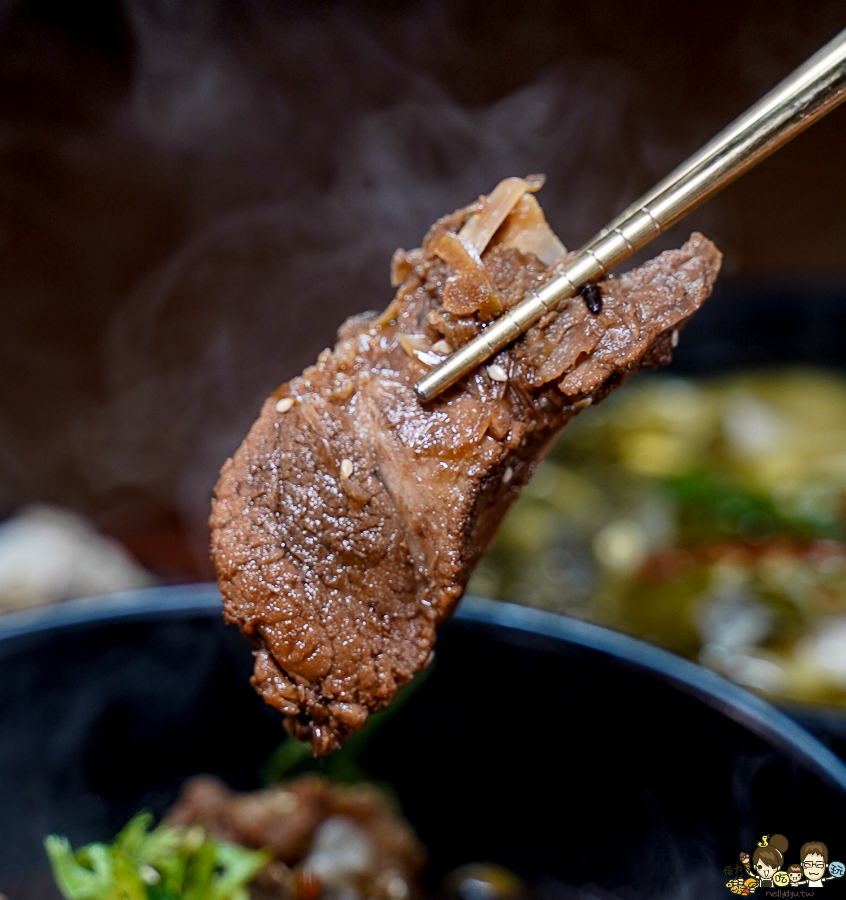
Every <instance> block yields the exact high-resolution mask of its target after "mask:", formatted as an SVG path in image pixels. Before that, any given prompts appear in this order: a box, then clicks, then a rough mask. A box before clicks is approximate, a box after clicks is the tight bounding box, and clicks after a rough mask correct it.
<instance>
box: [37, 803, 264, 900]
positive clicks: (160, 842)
mask: <svg viewBox="0 0 846 900" xmlns="http://www.w3.org/2000/svg"><path fill="white" fill-rule="evenodd" d="M152 824H153V817H152V816H151V815H150V814H149V813H146V812H142V813H139V814H138V815H137V816H135V817H134V818H133V819H131V820H130V821H129V823H128V824H127V825H126V826H125V827H124V829H123V830H122V831H121V832H120V834H118V836H117V837H116V838H115V839H114V841H113V842H112V843H111V844H102V843H93V844H87V845H86V846H84V847H81V848H80V849H79V850H76V851H74V850H73V849H72V848H71V845H70V842H69V841H68V840H67V838H64V837H59V836H58V835H55V834H51V835H49V836H48V837H47V838H46V839H45V841H44V846H45V849H46V850H47V855H48V856H49V857H50V865H51V866H52V868H53V875H54V877H55V879H56V883H57V884H58V886H59V890H60V891H61V892H62V894H63V895H64V896H65V897H66V898H67V900H248V897H249V893H248V891H247V885H248V884H249V883H250V882H251V881H252V880H253V879H254V878H255V877H256V876H257V875H258V874H259V872H261V870H262V869H263V868H264V867H265V866H266V865H267V863H268V862H269V861H270V854H269V853H268V852H267V851H264V850H260V851H255V850H247V849H245V848H244V847H240V846H238V845H237V844H233V843H230V842H229V841H222V840H219V839H217V838H214V837H211V836H210V835H208V834H207V833H206V831H205V829H204V828H203V827H202V826H200V825H191V826H182V825H164V824H161V825H158V826H157V827H156V828H153V829H152V830H151V826H152Z"/></svg>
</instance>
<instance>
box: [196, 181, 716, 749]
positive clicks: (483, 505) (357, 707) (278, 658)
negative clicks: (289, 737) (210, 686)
mask: <svg viewBox="0 0 846 900" xmlns="http://www.w3.org/2000/svg"><path fill="white" fill-rule="evenodd" d="M518 183H519V184H518ZM521 184H522V185H523V187H522V188H521V187H520V185H521ZM503 185H505V186H506V187H505V188H503ZM538 186H539V182H538V181H537V180H526V181H524V180H523V179H508V180H507V181H506V182H503V183H502V184H501V185H500V186H499V187H498V188H497V189H496V190H495V191H494V192H493V193H492V194H491V195H490V197H488V198H485V197H480V198H479V201H478V202H477V203H475V204H473V205H471V206H469V207H467V208H465V209H461V210H459V211H457V212H455V213H453V214H451V215H448V216H446V217H444V218H443V219H441V220H439V221H438V222H437V223H436V224H435V225H434V226H433V227H432V228H431V229H430V231H429V233H428V234H427V236H426V238H425V240H424V242H423V247H422V248H421V249H419V250H414V251H412V252H410V253H405V252H404V251H398V252H397V254H395V257H394V260H393V268H392V274H393V280H394V284H395V285H398V286H399V289H398V291H397V294H396V296H395V298H394V300H393V302H392V303H391V305H390V306H389V307H388V309H387V310H386V311H385V312H384V313H382V314H381V315H379V314H376V313H366V314H363V315H360V316H355V317H353V318H351V319H349V320H347V321H346V322H345V323H344V325H343V326H342V327H341V329H340V332H339V335H338V341H337V343H336V345H335V347H334V348H333V349H331V350H329V349H327V350H324V351H323V352H322V353H321V354H320V356H319V358H318V360H317V363H316V364H315V365H314V366H312V367H310V368H308V369H306V370H305V371H304V372H303V373H302V375H300V376H299V377H296V378H294V379H292V380H291V381H289V382H287V383H285V384H283V385H282V386H281V387H279V388H278V389H277V390H276V391H275V392H274V393H273V394H272V395H271V396H270V397H269V398H268V399H267V400H266V401H265V403H264V405H263V406H262V409H261V414H260V416H259V418H258V420H257V421H256V423H255V424H254V425H253V427H252V429H251V430H250V432H249V434H248V435H247V437H246V439H245V440H244V442H243V444H242V445H241V447H240V448H239V449H238V451H237V452H236V453H235V455H234V457H233V458H232V459H229V460H227V462H226V464H225V465H224V467H223V470H222V472H221V476H220V481H219V482H218V485H217V488H216V493H215V499H214V503H213V509H212V516H211V521H210V525H211V533H212V555H213V560H214V564H215V568H216V573H217V576H218V580H219V583H220V588H221V591H222V593H223V598H224V606H225V615H226V618H227V620H229V621H231V622H236V623H237V624H238V625H239V626H240V628H241V629H242V631H243V632H244V633H245V634H246V635H248V636H249V637H250V638H252V639H253V640H254V641H255V642H256V643H257V646H258V649H257V650H256V652H255V673H254V676H253V679H252V681H253V684H254V686H255V688H256V689H257V690H258V692H259V693H260V694H261V695H262V696H263V697H264V699H265V700H266V701H267V702H268V703H270V704H271V705H272V706H274V707H276V708H277V709H279V710H280V711H281V712H282V713H284V715H285V716H286V717H287V718H286V725H287V727H288V729H289V731H291V732H292V733H293V734H294V735H296V736H297V737H298V738H300V739H309V740H311V741H312V744H313V747H314V752H315V753H316V754H322V753H327V752H329V751H332V750H334V749H336V748H337V747H338V746H339V744H340V742H341V740H343V738H344V737H345V736H346V735H348V734H349V733H350V732H352V731H355V730H356V729H359V728H361V727H362V726H363V725H364V723H365V721H366V720H367V718H368V715H369V714H370V713H371V712H373V711H375V710H378V709H381V708H383V707H385V706H387V705H388V704H389V703H390V701H391V699H392V697H393V696H394V695H395V694H396V692H397V690H398V688H399V687H401V686H402V685H403V684H405V683H406V682H407V681H409V680H410V679H411V677H412V676H413V675H414V673H415V672H417V671H418V670H419V669H421V668H422V667H424V666H425V665H427V663H428V662H429V661H430V660H431V658H432V652H433V645H434V643H435V638H436V633H437V628H438V626H439V625H440V624H441V623H442V622H443V621H444V620H445V619H446V618H447V617H448V616H449V615H450V613H452V611H453V610H454V609H455V606H456V604H457V603H458V601H459V599H460V597H461V595H462V593H463V591H464V589H465V586H466V584H467V582H468V580H469V578H470V575H471V573H472V572H473V569H474V567H475V565H476V564H477V562H478V561H479V559H480V557H481V556H482V554H483V553H484V552H485V550H486V548H487V547H488V545H489V543H490V541H491V539H492V537H493V535H494V532H495V531H496V529H497V527H498V525H499V523H500V522H501V520H502V518H503V516H504V515H505V513H506V511H507V510H508V508H509V506H510V505H511V504H512V503H513V502H514V500H515V499H516V498H517V496H518V495H519V493H520V489H521V488H522V486H523V485H524V484H526V482H527V481H528V480H529V478H530V477H531V476H532V473H533V472H534V470H535V468H536V467H537V465H538V463H539V462H540V461H541V459H542V457H543V456H544V453H545V451H546V450H547V448H548V447H549V445H550V442H551V440H552V439H553V437H554V436H555V434H556V433H557V432H558V431H559V430H560V429H561V428H562V427H563V426H564V425H565V424H566V423H567V422H568V421H569V420H570V418H571V417H572V416H574V415H575V414H576V413H577V412H579V411H580V410H582V409H584V408H585V407H587V406H589V405H590V404H591V403H595V402H597V401H599V400H601V399H602V398H603V397H604V396H606V395H607V394H608V393H609V391H611V390H612V389H613V388H615V387H617V386H619V385H620V384H622V382H623V381H624V380H625V379H626V377H627V376H628V375H629V374H631V373H632V372H634V371H636V370H638V369H641V368H644V367H653V366H657V365H662V364H665V363H667V362H668V361H669V360H670V352H671V348H672V347H674V346H675V344H676V342H677V339H678V330H679V328H681V326H682V325H683V324H684V323H685V321H686V320H687V319H688V318H689V317H690V316H691V315H692V314H693V313H694V312H695V311H696V310H697V309H698V308H699V306H700V305H701V304H702V302H703V301H704V300H705V299H706V298H707V296H708V295H709V294H710V292H711V288H712V285H713V283H714V280H715V278H716V276H717V273H718V271H719V268H720V259H721V256H720V253H719V252H718V251H717V249H716V248H715V247H714V245H713V244H712V243H711V242H710V241H708V240H707V239H706V238H704V237H703V236H702V235H700V234H693V235H691V237H690V239H689V240H688V242H687V243H686V244H684V246H683V247H681V248H680V249H678V250H671V251H667V252H665V253H662V254H661V255H660V256H658V257H656V258H655V259H653V260H651V261H650V262H647V263H646V264H644V265H643V266H640V267H639V268H637V269H634V270H633V271H630V272H628V273H626V274H625V275H622V276H620V277H614V276H609V277H608V278H606V279H605V280H603V281H601V282H599V284H598V288H599V290H600V293H601V296H602V308H601V310H600V311H599V312H598V313H597V314H594V313H591V312H590V311H589V310H588V309H587V306H586V304H585V302H584V301H583V300H582V299H581V298H579V297H576V298H573V299H572V300H570V301H569V302H568V303H567V304H566V305H565V306H564V307H563V308H562V309H560V310H559V311H557V312H554V313H549V314H547V315H546V316H545V317H544V318H542V319H541V320H540V321H539V322H537V324H535V325H534V326H533V327H532V328H530V329H529V331H528V332H527V333H526V334H525V335H524V336H523V337H521V338H520V339H519V340H517V341H516V342H515V343H513V344H512V345H510V346H509V347H507V348H506V349H505V350H503V351H501V352H500V353H499V354H497V356H496V357H495V358H494V359H492V360H491V361H490V362H489V363H488V364H487V365H486V366H482V367H480V368H478V369H477V370H476V371H474V372H473V373H472V374H470V375H468V376H467V377H465V378H464V379H463V380H462V381H460V382H459V383H457V384H456V385H455V386H454V387H452V388H450V389H449V391H447V392H446V393H444V394H442V395H441V396H440V397H439V398H437V399H436V400H435V401H433V402H431V403H428V404H423V403H421V402H420V400H419V399H418V397H417V395H416V394H415V392H414V388H413V385H414V382H415V381H416V380H417V379H418V378H420V377H421V376H422V375H423V374H424V373H425V372H426V371H427V370H428V369H429V368H430V367H431V366H432V365H433V364H434V363H436V362H437V361H439V359H440V358H441V357H442V356H443V355H445V354H447V353H449V352H450V350H451V349H455V348H457V347H459V346H460V345H461V344H463V343H464V342H465V341H466V340H468V339H469V338H470V337H472V336H473V335H475V334H477V333H478V332H479V331H480V330H481V329H482V328H483V327H484V325H485V324H486V323H487V322H488V321H489V320H491V319H493V318H495V317H496V315H498V314H499V313H500V312H501V311H502V309H505V308H507V307H510V306H512V305H513V304H515V303H517V302H518V301H519V300H520V299H521V298H522V296H523V295H524V293H525V292H526V291H527V290H529V289H532V288H536V287H537V286H538V285H540V284H541V283H543V281H544V280H545V279H547V278H548V277H549V276H550V274H551V273H552V272H554V271H555V269H556V266H560V265H562V264H563V262H565V261H566V259H567V258H568V257H567V255H566V251H565V249H564V247H563V245H561V243H560V242H559V241H558V239H557V238H555V236H554V235H553V234H552V232H551V231H550V229H549V226H548V225H547V224H546V221H545V219H544V217H543V214H542V212H541V210H540V207H539V206H538V204H537V202H536V200H535V198H534V196H533V195H532V194H531V193H530V191H533V190H535V189H536V188H537V187H538ZM509 190H510V191H511V195H510V196H505V201H503V196H504V195H508V192H509ZM514 195H516V199H515V196H514Z"/></svg>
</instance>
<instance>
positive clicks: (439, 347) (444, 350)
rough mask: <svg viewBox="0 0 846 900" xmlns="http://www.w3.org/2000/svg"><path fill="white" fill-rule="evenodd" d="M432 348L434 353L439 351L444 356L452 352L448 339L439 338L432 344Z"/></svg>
mask: <svg viewBox="0 0 846 900" xmlns="http://www.w3.org/2000/svg"><path fill="white" fill-rule="evenodd" d="M432 350H433V351H434V352H435V353H440V354H441V356H446V355H448V354H449V353H452V347H451V346H450V344H449V342H448V341H444V340H440V341H438V342H437V343H436V344H432Z"/></svg>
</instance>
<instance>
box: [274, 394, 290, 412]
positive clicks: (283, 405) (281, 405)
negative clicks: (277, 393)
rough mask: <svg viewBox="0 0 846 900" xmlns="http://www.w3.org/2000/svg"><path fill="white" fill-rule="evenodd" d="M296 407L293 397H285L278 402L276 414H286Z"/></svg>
mask: <svg viewBox="0 0 846 900" xmlns="http://www.w3.org/2000/svg"><path fill="white" fill-rule="evenodd" d="M293 405H294V398H293V397H283V398H282V399H281V400H277V401H276V412H279V413H286V412H288V410H289V409H290V408H291V407H292V406H293Z"/></svg>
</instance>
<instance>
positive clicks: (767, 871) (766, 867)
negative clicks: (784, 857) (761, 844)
mask: <svg viewBox="0 0 846 900" xmlns="http://www.w3.org/2000/svg"><path fill="white" fill-rule="evenodd" d="M755 871H756V872H757V873H758V875H759V876H760V877H761V878H763V879H765V880H768V879H770V878H772V877H773V873H774V872H775V871H776V868H775V866H771V865H770V864H769V863H765V862H764V860H762V859H759V860H758V862H756V863H755Z"/></svg>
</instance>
